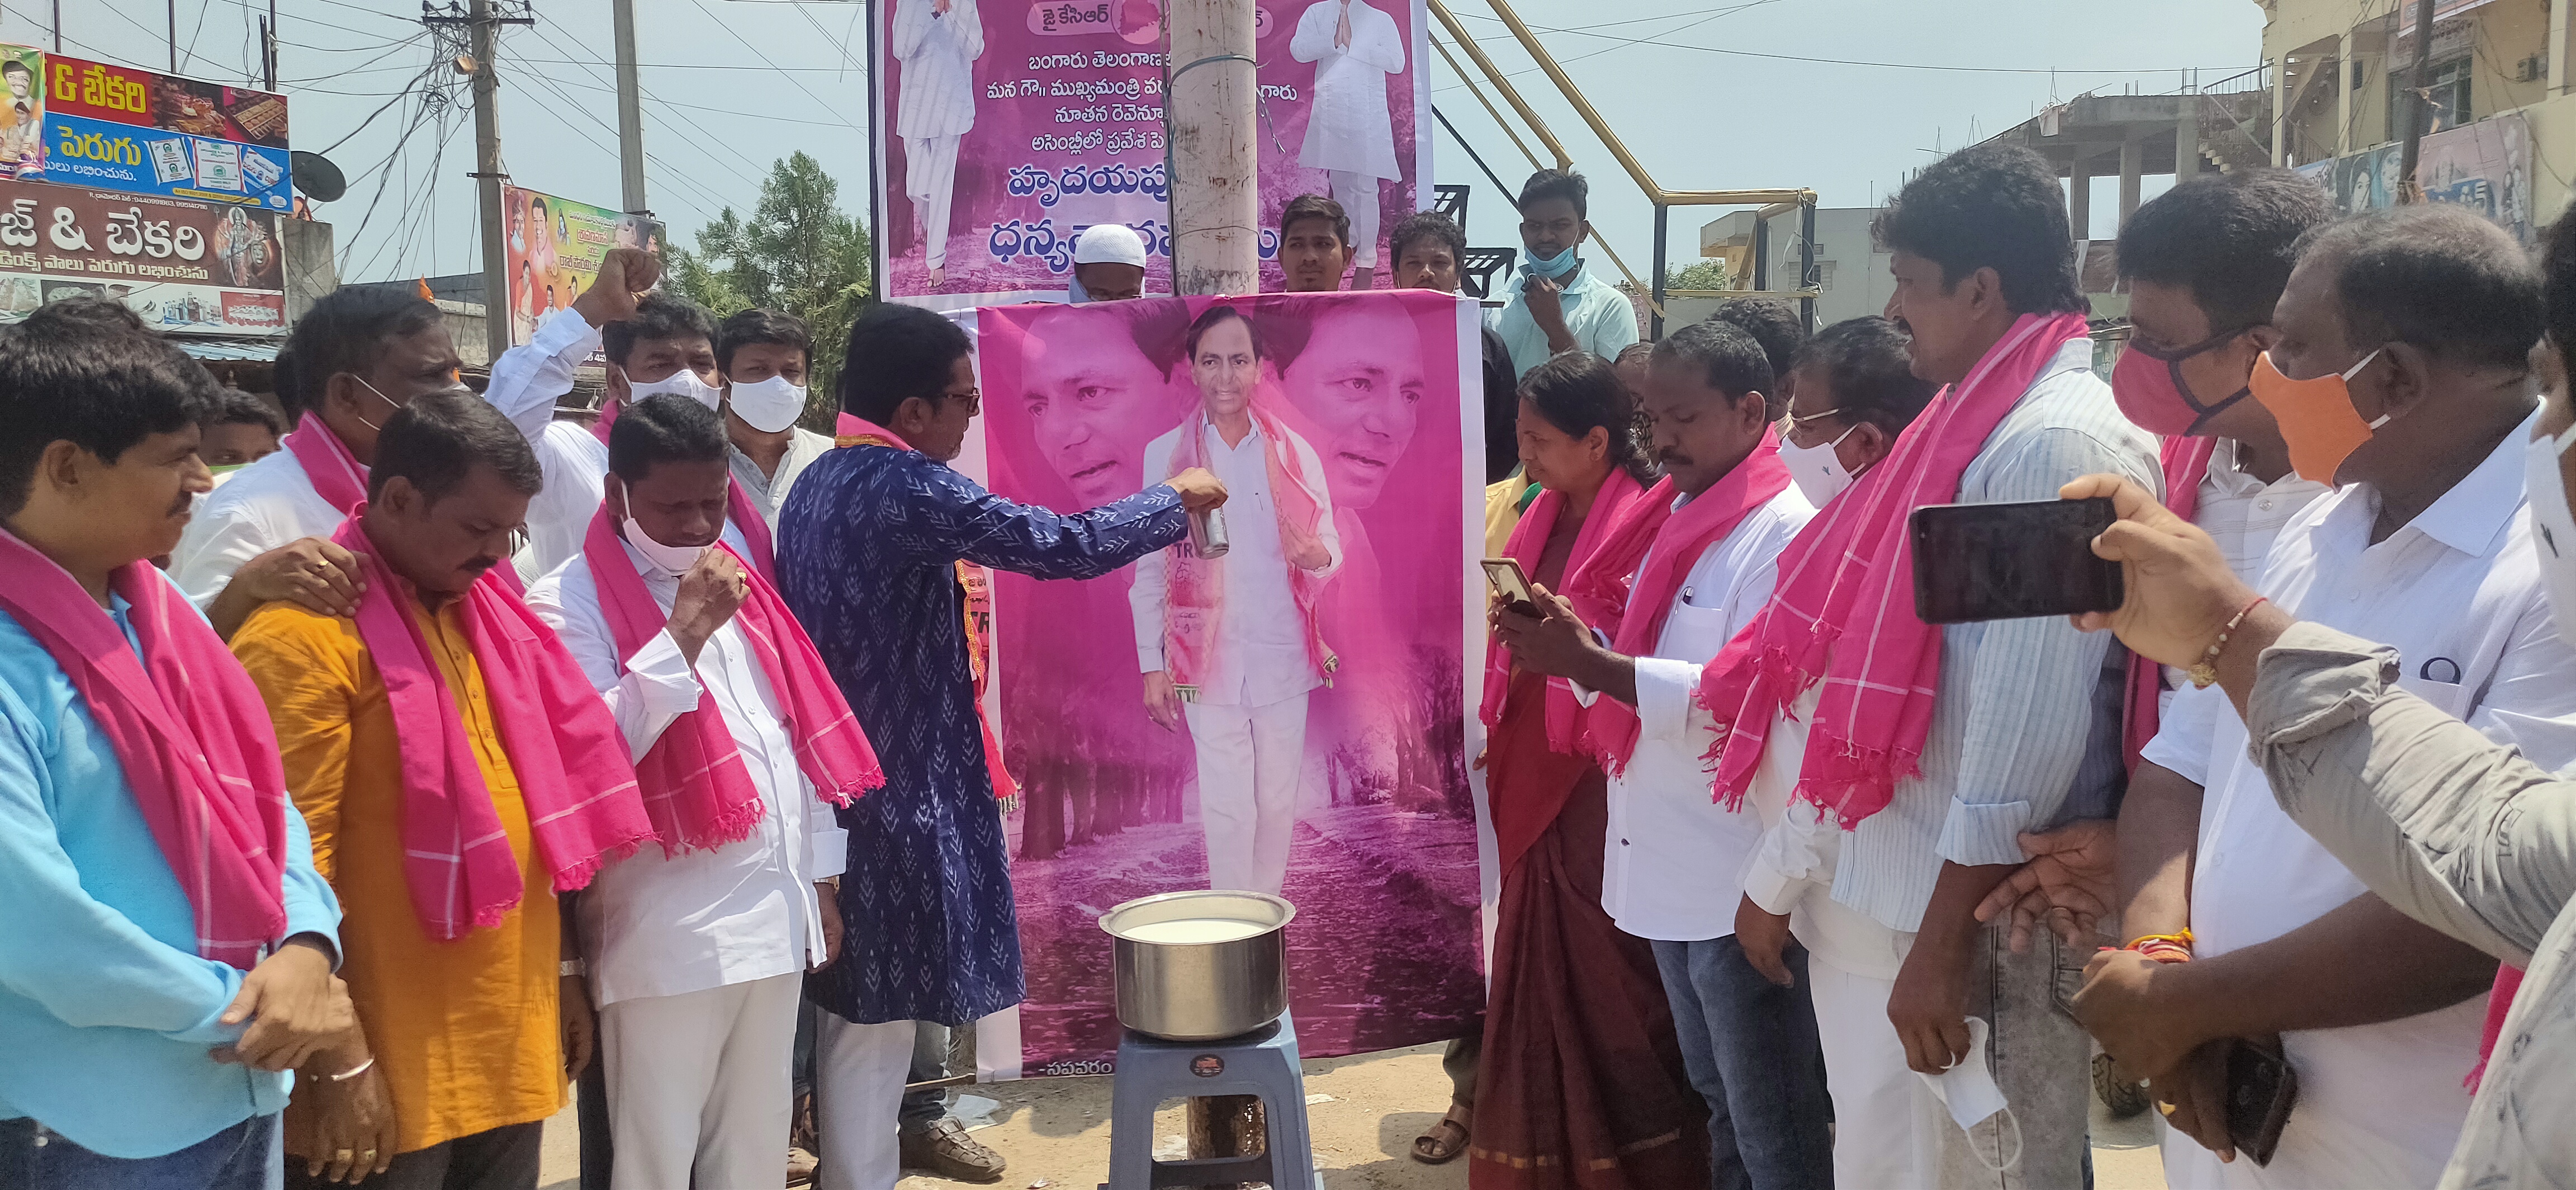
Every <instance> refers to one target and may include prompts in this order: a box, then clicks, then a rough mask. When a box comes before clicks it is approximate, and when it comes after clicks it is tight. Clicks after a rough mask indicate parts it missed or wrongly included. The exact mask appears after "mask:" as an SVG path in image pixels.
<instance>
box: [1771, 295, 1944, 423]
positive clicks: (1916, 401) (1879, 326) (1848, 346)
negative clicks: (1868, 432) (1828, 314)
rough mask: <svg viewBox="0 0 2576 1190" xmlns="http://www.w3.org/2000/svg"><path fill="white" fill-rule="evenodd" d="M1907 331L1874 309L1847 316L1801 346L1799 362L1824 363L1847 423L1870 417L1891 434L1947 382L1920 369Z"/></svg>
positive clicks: (1822, 366) (1797, 364)
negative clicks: (1924, 375) (1929, 377)
mask: <svg viewBox="0 0 2576 1190" xmlns="http://www.w3.org/2000/svg"><path fill="white" fill-rule="evenodd" d="M1906 342H1907V340H1906V337H1905V332H1903V331H1900V330H1898V329H1896V324H1895V323H1893V322H1889V321H1888V320H1886V319H1884V318H1881V317H1879V316H1878V315H1875V314H1871V315H1867V316H1864V317H1860V318H1847V319H1844V320H1843V321H1841V322H1837V323H1835V324H1833V325H1832V326H1829V327H1826V328H1825V329H1823V330H1821V331H1817V332H1816V337H1815V338H1812V339H1809V340H1807V345H1806V346H1804V347H1801V348H1799V349H1798V358H1797V360H1796V361H1795V362H1794V363H1793V365H1792V366H1793V367H1798V368H1820V369H1823V371H1824V374H1825V383H1826V384H1828V385H1831V386H1832V387H1833V390H1834V412H1835V413H1837V414H1839V415H1840V416H1841V417H1842V419H1843V420H1844V421H1846V422H1864V421H1865V422H1868V423H1869V424H1871V425H1874V426H1877V427H1878V428H1879V429H1881V430H1884V431H1886V432H1887V436H1888V437H1889V438H1894V437H1896V436H1897V435H1898V434H1901V433H1904V432H1905V427H1907V426H1909V425H1912V424H1914V416H1915V415H1916V414H1918V413H1921V412H1923V407H1924V406H1926V405H1929V404H1931V403H1932V395H1933V394H1934V393H1937V392H1939V391H1941V386H1940V385H1937V384H1934V383H1932V382H1931V381H1929V380H1925V379H1923V378H1921V377H1919V376H1916V375H1915V374H1914V357H1913V355H1912V353H1911V352H1909V351H1907V350H1906Z"/></svg>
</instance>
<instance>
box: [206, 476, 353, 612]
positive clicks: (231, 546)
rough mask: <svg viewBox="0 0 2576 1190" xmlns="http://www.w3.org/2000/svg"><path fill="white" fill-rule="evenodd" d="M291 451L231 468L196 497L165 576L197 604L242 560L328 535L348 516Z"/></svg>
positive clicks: (218, 590)
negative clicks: (219, 481) (228, 475)
mask: <svg viewBox="0 0 2576 1190" xmlns="http://www.w3.org/2000/svg"><path fill="white" fill-rule="evenodd" d="M347 519H348V518H347V517H344V516H341V515H340V510H339V509H336V508H333V507H331V502H330V501H328V500H325V499H323V498H322V493H320V492H317V491H314V490H313V477H312V476H309V475H306V474H305V473H304V464H303V462H302V461H301V460H299V459H297V458H296V457H295V452H294V451H291V450H280V451H278V452H276V453H275V454H272V455H269V456H268V457H267V458H264V459H261V460H260V461H258V462H256V463H253V464H251V465H250V466H247V467H244V468H242V469H241V470H239V471H235V472H233V473H232V481H231V482H229V483H226V484H225V485H223V486H222V487H220V488H217V489H216V490H214V491H212V492H209V493H207V494H206V496H205V498H204V499H201V500H199V501H198V502H197V510H196V513H195V515H193V516H191V517H189V518H188V528H187V530H186V531H185V532H182V533H181V534H180V535H179V544H178V546H177V547H176V548H174V549H172V550H171V551H170V577H171V579H173V580H174V581H176V582H177V583H178V584H179V589H180V590H182V591H185V592H187V593H188V598H189V599H191V600H193V601H195V602H196V605H197V606H198V607H201V608H202V607H205V606H206V605H208V604H210V603H213V602H214V601H215V597H216V596H218V595H221V594H223V593H224V587H225V586H227V585H228V584H230V583H231V582H232V581H233V572H234V571H237V570H240V569H241V568H242V563H244V562H248V561H250V560H251V559H253V558H256V557H258V556H260V555H261V554H265V553H267V552H268V551H270V550H273V549H276V548H277V547H279V546H282V545H285V544H287V543H289V542H293V541H297V540H300V539H302V538H306V537H326V538H327V537H329V536H331V533H332V531H333V530H335V529H338V528H339V527H340V522H341V521H344V520H347Z"/></svg>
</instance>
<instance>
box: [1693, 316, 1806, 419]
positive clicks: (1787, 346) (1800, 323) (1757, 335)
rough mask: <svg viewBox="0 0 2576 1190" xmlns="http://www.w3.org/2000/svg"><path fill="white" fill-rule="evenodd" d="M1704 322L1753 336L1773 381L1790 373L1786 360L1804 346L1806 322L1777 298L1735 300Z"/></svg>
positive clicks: (1789, 359)
mask: <svg viewBox="0 0 2576 1190" xmlns="http://www.w3.org/2000/svg"><path fill="white" fill-rule="evenodd" d="M1703 321H1707V322H1723V323H1726V324H1728V325H1730V326H1733V327H1735V328H1736V329H1738V330H1741V331H1743V332H1744V333H1745V334H1748V335H1751V336H1753V341H1754V342H1756V343H1759V344H1761V345H1762V358H1764V359H1766V360H1769V361H1771V376H1772V378H1773V379H1774V380H1777V379H1778V378H1780V377H1782V376H1786V375H1788V374H1789V361H1791V360H1794V359H1796V358H1798V349H1799V348H1801V347H1804V346H1806V345H1807V320H1806V319H1804V318H1801V317H1799V316H1798V311H1797V309H1796V308H1795V307H1793V306H1791V305H1790V304H1789V303H1787V302H1784V301H1782V300H1780V299H1779V298H1737V299H1735V300H1734V301H1731V302H1727V303H1726V304H1724V305H1721V306H1719V307H1718V308H1717V312H1716V313H1713V314H1711V315H1709V316H1708V317H1707V318H1706V319H1704V320H1703ZM1763 391H1765V392H1769V391H1770V390H1768V389H1765V390H1763ZM1775 395H1776V394H1775Z"/></svg>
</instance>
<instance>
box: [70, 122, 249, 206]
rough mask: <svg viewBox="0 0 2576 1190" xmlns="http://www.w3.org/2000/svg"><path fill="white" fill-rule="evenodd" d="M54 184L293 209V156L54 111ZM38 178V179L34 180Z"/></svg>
mask: <svg viewBox="0 0 2576 1190" xmlns="http://www.w3.org/2000/svg"><path fill="white" fill-rule="evenodd" d="M45 145H46V152H45V172H44V179H45V180H46V181H48V182H60V183H62V184H63V185H66V186H94V187H99V188H103V189H108V190H123V191H126V192H128V193H132V194H159V195H166V196H168V197H171V198H194V199H202V200H205V201H207V202H228V203H240V204H242V205H244V206H258V207H266V208H268V209H269V210H272V211H283V210H287V209H288V208H289V207H290V206H291V205H292V203H293V201H294V195H293V194H292V193H291V190H290V187H289V186H288V184H287V178H286V171H287V163H286V150H284V149H266V148H261V147H259V146H256V145H245V144H242V143H240V142H238V141H228V140H210V139H207V138H206V137H202V136H190V135H188V134H186V133H183V132H165V131H162V130H160V129H157V128H143V127H138V126H136V125H133V124H114V123H110V122H108V121H106V120H93V119H90V118H88V117H86V116H74V115H68V114H65V113H63V112H59V111H58V112H54V113H53V114H51V115H48V116H46V117H45ZM26 176H29V177H33V176H35V175H32V174H30V175H26Z"/></svg>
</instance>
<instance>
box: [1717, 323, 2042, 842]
mask: <svg viewBox="0 0 2576 1190" xmlns="http://www.w3.org/2000/svg"><path fill="white" fill-rule="evenodd" d="M2085 335H2086V331H2085V325H2084V317H2083V315H2080V314H2066V313H2061V314H2053V315H2039V314H2024V315H2022V316H2021V317H2020V318H2018V319H2016V320H2014V322H2013V325H2012V328H2011V329H2010V330H2008V331H2006V332H2005V333H2004V337H2003V338H2002V339H2001V340H2000V341H1998V342H1997V343H1996V344H1995V345H1994V346H1993V347H1992V348H1989V349H1988V350H1987V351H1986V354H1985V358H1983V359H1981V360H1979V361H1977V366H1976V367H1975V369H1973V370H1971V371H1970V372H1969V373H1968V378H1967V379H1966V380H1965V381H1963V382H1961V383H1960V384H1959V385H1957V386H1956V387H1954V388H1951V389H1949V390H1946V391H1944V392H1943V393H1942V394H1941V395H1940V396H1938V397H1936V398H1935V399H1934V400H1933V402H1932V405H1931V406H1930V407H1929V408H1927V409H1925V410H1924V411H1923V413H1922V415H1921V416H1919V417H1916V418H1915V419H1914V424H1913V425H1910V426H1908V427H1906V429H1905V432H1904V433H1903V434H1901V435H1899V436H1898V437H1897V440H1896V446H1895V448H1894V449H1892V450H1891V451H1890V452H1889V453H1888V457H1887V458H1885V459H1883V460H1881V461H1880V462H1879V464H1878V465H1877V466H1875V467H1872V468H1870V469H1869V473H1868V474H1866V475H1863V476H1862V477H1861V479H1860V482H1859V483H1858V484H1857V485H1855V487H1854V488H1853V490H1851V491H1849V492H1845V493H1843V495H1842V497H1841V498H1840V499H1837V500H1835V501H1833V502H1832V503H1830V504H1828V505H1826V506H1825V508H1824V510H1823V511H1821V512H1819V513H1817V514H1816V517H1815V519H1814V520H1811V521H1809V522H1807V527H1806V528H1805V529H1804V530H1802V531H1800V533H1799V534H1798V536H1797V539H1796V540H1794V541H1791V542H1790V543H1789V548H1788V549H1787V550H1785V551H1783V552H1782V553H1781V555H1780V583H1779V587H1778V589H1777V590H1776V591H1774V592H1773V593H1772V596H1771V602H1770V603H1769V604H1768V605H1766V606H1765V607H1764V608H1763V609H1762V613H1761V614H1760V615H1759V616H1757V617H1755V619H1754V621H1753V623H1752V624H1750V625H1747V626H1746V628H1745V630H1744V631H1743V632H1741V633H1739V634H1737V635H1736V637H1735V639H1734V640H1733V641H1730V642H1728V644H1727V646H1726V649H1725V651H1723V652H1721V653H1719V654H1718V655H1717V658H1716V660H1713V661H1711V662H1709V663H1708V666H1707V668H1706V669H1705V670H1703V671H1702V673H1701V677H1700V688H1699V702H1700V705H1701V706H1704V707H1706V708H1708V710H1709V713H1710V714H1711V715H1713V716H1715V717H1716V720H1717V742H1716V743H1715V744H1714V745H1712V746H1711V747H1710V749H1709V752H1708V756H1709V758H1710V759H1711V760H1715V761H1717V762H1718V764H1717V781H1716V786H1717V797H1718V799H1719V800H1720V801H1722V802H1724V803H1725V804H1726V805H1727V806H1728V807H1729V808H1730V809H1736V808H1741V807H1742V805H1743V802H1744V794H1745V791H1746V789H1747V788H1749V787H1750V786H1751V785H1752V781H1753V773H1754V770H1755V769H1756V768H1757V767H1758V766H1759V765H1760V764H1761V762H1762V748H1763V745H1764V743H1765V741H1766V740H1767V739H1768V738H1769V736H1770V732H1771V724H1772V721H1773V720H1774V719H1775V718H1776V717H1777V716H1778V715H1779V714H1780V713H1781V712H1782V711H1783V710H1785V709H1786V708H1787V707H1788V706H1789V705H1790V704H1791V703H1792V702H1794V701H1795V700H1796V699H1797V697H1798V695H1799V694H1800V693H1801V692H1803V691H1804V690H1805V689H1806V688H1807V687H1809V686H1811V685H1813V684H1815V683H1816V682H1817V681H1819V680H1821V681H1823V682H1824V684H1825V688H1824V695H1823V698H1822V700H1821V702H1819V704H1818V706H1817V709H1816V717H1815V722H1814V725H1813V730H1812V733H1811V735H1810V736H1809V739H1808V744H1807V754H1806V757H1805V759H1804V762H1803V764H1802V765H1801V767H1800V769H1799V772H1798V788H1797V796H1799V797H1802V798H1805V799H1807V800H1808V801H1810V802H1812V803H1814V804H1815V805H1816V806H1818V807H1819V808H1821V809H1823V810H1825V811H1827V812H1828V813H1831V814H1833V815H1834V816H1835V817H1836V818H1837V819H1839V820H1840V821H1841V822H1842V824H1843V826H1844V827H1846V828H1849V827H1851V826H1854V825H1857V824H1858V823H1859V822H1860V821H1861V820H1862V819H1864V818H1867V817H1869V816H1870V815H1872V814H1876V813H1878V812H1879V811H1880V810H1883V809H1885V808H1887V803H1888V802H1889V801H1891V800H1893V799H1894V798H1895V796H1896V783H1897V782H1898V781H1899V780H1901V779H1903V778H1905V777H1908V776H1911V775H1913V774H1914V772H1915V771H1916V768H1915V766H1916V762H1917V760H1918V758H1919V757H1921V755H1922V753H1923V740H1924V737H1925V736H1926V735H1928V734H1929V733H1930V731H1931V728H1932V702H1933V698H1934V697H1935V695H1936V694H1937V692H1938V690H1939V686H1940V678H1941V633H1940V632H1939V630H1937V629H1935V628H1933V627H1932V626H1931V625H1928V624H1925V623H1924V622H1923V621H1922V620H1920V619H1918V618H1916V617H1915V615H1914V592H1913V587H1914V558H1913V548H1912V545H1911V543H1910V542H1909V541H1908V540H1907V534H1906V520H1907V518H1908V516H1909V515H1910V514H1912V513H1913V511H1914V510H1915V509H1917V508H1921V507H1923V506H1924V505H1927V504H1943V503H1948V502H1950V501H1951V500H1954V499H1956V498H1957V497H1958V493H1959V477H1960V475H1961V474H1962V473H1964V472H1965V471H1966V470H1967V468H1968V464H1969V463H1970V462H1971V461H1973V460H1974V459H1975V458H1976V457H1977V452H1978V451H1980V450H1983V449H1984V448H1985V443H1986V436H1987V435H1989V434H1991V433H1993V432H1994V429H1995V426H1996V425H1997V424H1998V423H2000V422H2002V421H2003V419H2004V415H2005V414H2007V413H2009V412H2011V411H2012V408H2013V406H2014V405H2015V404H2016V403H2018V402H2019V401H2020V400H2021V397H2022V394H2023V393H2024V392H2026V391H2028V390H2029V388H2030V386H2031V384H2032V383H2033V382H2035V381H2036V380H2038V378H2039V377H2040V375H2041V373H2042V371H2043V370H2044V369H2046V368H2047V366H2048V364H2049V362H2050V361H2051V360H2053V359H2055V358H2056V356H2057V352H2058V350H2059V349H2060V348H2062V347H2064V346H2065V345H2066V344H2068V343H2071V342H2074V341H2076V340H2079V339H2082V338H2084V337H2085Z"/></svg>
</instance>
